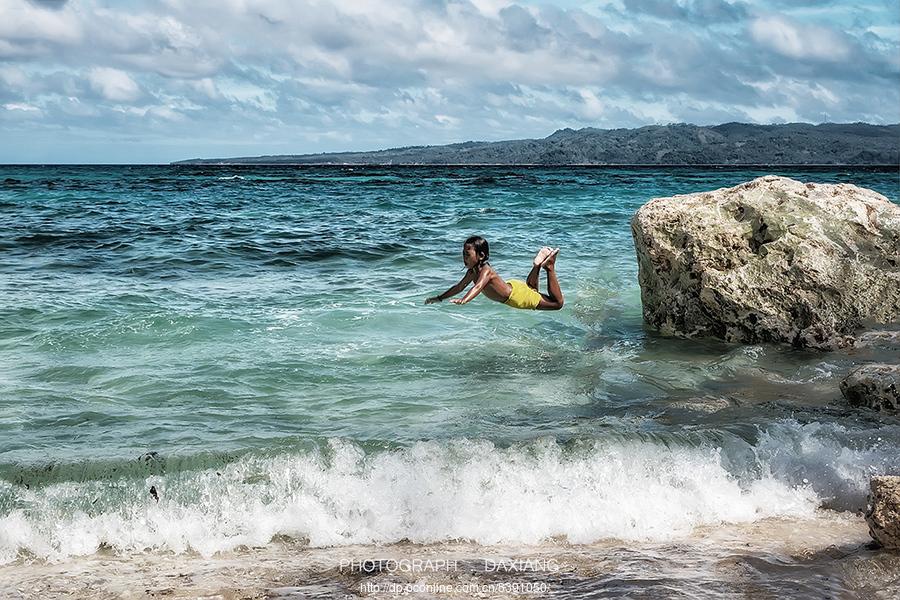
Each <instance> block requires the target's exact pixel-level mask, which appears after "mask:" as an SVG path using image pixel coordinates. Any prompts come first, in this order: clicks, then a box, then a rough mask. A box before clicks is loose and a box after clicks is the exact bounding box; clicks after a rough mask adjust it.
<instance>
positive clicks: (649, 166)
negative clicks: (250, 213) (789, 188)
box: [0, 161, 900, 183]
mask: <svg viewBox="0 0 900 600" xmlns="http://www.w3.org/2000/svg"><path fill="white" fill-rule="evenodd" d="M12 167H15V168H22V167H24V168H41V167H176V168H209V167H229V168H234V167H238V168H246V169H255V168H258V167H297V168H321V167H334V168H344V167H351V168H354V169H385V168H402V169H416V168H429V169H433V168H447V169H472V168H475V169H479V168H500V167H503V168H510V169H573V168H574V169H647V170H650V169H769V168H784V169H877V170H897V171H898V172H900V164H887V163H883V164H802V163H801V164H780V163H756V164H749V163H748V164H727V163H726V164H723V163H710V164H593V163H585V164H563V165H558V164H539V163H523V164H513V163H477V164H476V163H454V164H448V163H418V164H412V163H402V164H381V163H287V162H273V163H230V162H221V163H192V162H181V161H179V162H174V163H0V168H12ZM0 183H2V180H0Z"/></svg>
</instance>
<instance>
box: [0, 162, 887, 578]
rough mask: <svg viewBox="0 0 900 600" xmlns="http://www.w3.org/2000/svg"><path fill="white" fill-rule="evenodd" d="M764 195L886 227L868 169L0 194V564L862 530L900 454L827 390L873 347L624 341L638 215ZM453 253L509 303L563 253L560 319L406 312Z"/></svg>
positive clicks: (354, 171)
mask: <svg viewBox="0 0 900 600" xmlns="http://www.w3.org/2000/svg"><path fill="white" fill-rule="evenodd" d="M772 172H775V173H776V174H779V175H785V176H789V177H793V178H796V179H800V180H803V181H814V182H822V183H830V182H846V183H854V184H857V185H861V186H864V187H868V188H871V189H874V190H876V191H878V192H880V193H882V194H884V195H886V196H887V197H888V198H889V199H891V200H892V201H894V202H898V201H900V186H898V179H897V173H896V172H890V171H877V170H854V171H850V172H847V171H838V170H826V169H811V170H801V171H792V170H781V169H779V170H772V169H770V170H766V171H762V170H760V171H753V170H728V169H717V170H712V169H657V170H654V169H631V170H629V169H611V168H609V169H598V168H568V169H565V168H564V169H539V168H520V169H509V168H440V169H436V168H359V167H357V168H349V167H348V168H338V167H335V168H289V167H285V168H273V167H265V168H233V167H220V168H210V167H169V166H159V167H108V166H103V167H75V166H72V167H65V166H54V167H12V166H5V167H0V211H2V213H3V215H4V218H3V219H2V222H0V559H3V560H6V561H9V560H15V559H16V558H17V557H18V558H21V557H23V556H38V557H60V556H69V555H73V554H85V553H91V552H94V551H96V550H97V549H98V548H101V547H112V548H114V549H115V550H117V551H120V552H134V551H144V550H148V549H149V550H175V551H184V550H199V551H201V552H211V551H215V550H218V549H224V548H232V547H236V546H238V545H240V544H242V543H247V542H248V541H252V542H254V543H266V542H267V541H268V540H269V539H271V537H272V536H273V535H287V536H291V537H296V538H298V539H306V540H308V541H309V543H311V544H334V543H345V542H347V543H349V542H378V543H380V542H391V541H396V540H399V539H404V538H406V539H410V540H413V541H417V540H421V541H436V540H444V539H471V540H475V541H478V542H482V543H493V542H496V541H503V540H512V541H525V542H536V541H539V540H541V539H545V538H547V537H550V536H559V535H562V536H567V537H569V538H570V539H572V540H581V541H591V540H596V539H603V538H607V537H620V538H625V539H627V538H629V537H639V538H641V537H651V538H652V537H654V536H657V537H665V536H666V535H670V534H671V533H672V532H677V531H689V530H690V528H691V527H693V526H696V525H697V524H703V523H708V522H710V519H712V522H718V521H727V522H741V521H752V520H754V519H757V518H763V517H765V516H771V515H776V516H788V517H792V516H802V515H805V514H808V513H809V511H811V510H813V509H815V508H816V507H819V506H827V507H830V508H833V509H835V510H854V509H857V508H859V505H860V503H861V502H862V501H863V498H864V494H865V485H866V482H867V480H868V477H869V476H870V475H871V474H872V473H876V472H878V473H886V472H900V459H898V458H897V456H898V451H900V426H898V423H897V421H896V420H891V419H887V418H884V419H879V418H875V417H873V416H872V415H870V414H868V413H865V412H862V411H856V410H851V409H848V408H846V407H845V406H844V405H843V404H842V403H841V401H840V394H839V392H838V391H837V383H838V381H839V380H840V377H842V376H843V374H844V373H845V372H846V370H847V369H848V368H849V367H850V366H851V365H852V364H853V363H854V362H858V361H860V360H870V359H875V358H877V357H878V356H879V352H886V353H890V352H893V351H894V350H896V349H893V350H891V349H887V350H879V349H877V348H876V349H863V350H856V351H854V353H847V352H845V353H831V354H810V353H802V352H796V351H791V350H788V349H783V348H775V347H765V346H750V347H739V346H730V345H726V344H722V343H718V342H713V341H690V342H686V341H678V340H667V339H663V338H660V337H658V336H656V335H655V334H653V333H652V332H650V331H646V330H645V329H644V328H643V326H642V322H641V310H640V293H639V288H638V286H637V278H636V273H637V267H636V261H635V257H634V249H633V245H632V241H631V234H630V229H629V220H630V218H631V216H632V215H633V213H634V211H635V210H636V209H637V208H638V207H639V206H640V205H641V204H643V203H644V202H646V201H647V200H649V199H650V198H653V197H659V196H669V195H673V194H682V193H690V192H696V191H701V190H709V189H715V188H720V187H725V186H732V185H736V184H738V183H741V182H744V181H747V180H749V179H751V178H753V177H756V176H761V175H764V174H769V173H772ZM476 233H477V234H481V235H483V236H484V237H486V238H487V239H488V240H489V241H490V244H491V254H492V264H493V265H494V267H495V268H496V269H497V270H498V271H499V272H500V274H501V275H503V276H504V277H507V278H509V277H517V278H524V277H525V275H526V274H527V272H528V270H529V266H530V262H531V258H532V256H533V255H534V252H535V251H536V250H537V248H539V247H540V246H542V245H553V246H559V247H561V248H562V253H561V255H560V258H559V260H558V274H559V278H560V283H561V286H562V289H563V291H564V293H565V295H566V307H565V308H564V309H563V310H562V311H560V312H550V313H545V312H529V311H515V310H512V309H509V308H507V307H505V306H503V305H500V304H497V303H492V302H490V301H489V300H487V299H485V298H483V297H481V298H479V299H477V300H476V301H474V302H473V303H471V304H468V305H466V306H461V307H460V306H454V305H451V304H450V303H443V304H438V305H430V306H425V305H424V304H423V301H424V299H425V298H426V297H428V296H430V295H433V294H435V293H437V292H441V291H444V290H445V289H447V288H448V287H449V286H450V285H451V284H452V283H454V282H455V281H456V280H457V279H458V278H459V277H461V276H462V274H463V266H462V261H461V258H460V253H461V242H462V240H464V239H465V238H466V237H468V236H469V235H472V234H476ZM541 286H542V289H543V287H544V286H545V280H543V279H542V282H541ZM151 486H153V487H154V489H155V490H156V494H157V496H158V500H157V499H156V498H154V497H152V496H151V495H150V493H149V488H150V487H151ZM636 486H637V487H640V486H645V488H646V487H649V488H651V489H655V490H657V492H658V495H659V496H660V497H668V498H670V499H672V502H673V503H674V504H673V505H672V506H671V514H669V512H667V511H664V510H660V508H659V507H653V506H650V507H648V506H635V507H631V506H630V504H631V503H632V500H630V498H631V496H630V495H629V494H630V493H631V492H632V491H633V490H634V489H636ZM600 490H604V491H600ZM723 497H725V498H729V499H730V501H729V506H728V507H727V508H721V507H719V501H718V500H717V498H718V499H721V498H723ZM648 502H650V500H648ZM632 508H633V510H634V511H635V513H634V514H633V515H632V513H631V512H630V511H631V510H632ZM650 508H652V510H649V509H650ZM510 510H513V511H518V513H517V514H518V515H520V516H521V515H522V514H525V515H527V516H528V518H529V523H530V524H529V525H527V526H526V525H525V524H523V523H522V522H521V519H520V518H516V519H512V516H511V513H510V512H509V511H510ZM522 511H524V513H523V512H522ZM563 514H564V515H565V516H564V517H563V516H560V515H563ZM648 515H649V516H648ZM629 518H631V519H632V521H631V524H630V525H628V526H626V525H623V523H624V522H626V521H627V520H628V519H629ZM511 519H512V520H511ZM635 519H636V520H635Z"/></svg>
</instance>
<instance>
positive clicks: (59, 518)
mask: <svg viewBox="0 0 900 600" xmlns="http://www.w3.org/2000/svg"><path fill="white" fill-rule="evenodd" d="M822 427H824V426H822ZM838 433H840V432H838ZM826 439H829V438H828V436H827V435H825V431H824V430H823V429H815V427H814V426H806V427H804V426H801V425H799V424H796V423H791V422H787V423H785V424H784V425H783V426H781V427H780V428H775V429H774V430H772V431H769V432H765V433H763V435H762V437H761V439H760V442H759V446H758V447H757V448H755V452H756V456H757V459H758V460H759V461H760V462H759V464H757V465H756V468H755V469H754V468H751V469H744V473H751V472H752V473H755V475H752V476H747V475H744V476H743V478H742V479H739V478H737V477H735V476H734V475H733V474H732V473H730V472H729V471H728V470H727V469H726V468H725V466H723V465H725V464H732V463H733V460H734V459H733V458H730V459H728V460H725V459H724V457H723V456H722V455H721V452H722V451H721V450H719V449H716V448H711V447H687V446H677V445H674V444H665V443H662V442H653V441H646V440H635V439H631V440H629V439H623V438H618V437H616V438H610V439H604V440H596V441H591V442H580V443H578V444H574V445H569V446H568V447H566V448H563V447H562V446H561V445H559V444H558V443H557V442H556V441H554V440H549V439H545V440H539V441H536V442H532V443H530V444H526V445H517V446H513V447H508V448H501V447H497V446H495V445H493V444H491V443H489V442H485V441H472V440H455V441H447V442H436V441H432V442H419V443H416V444H414V445H412V446H410V447H408V448H403V449H396V450H382V451H378V452H370V453H368V454H366V453H365V452H364V451H363V450H362V449H361V448H360V447H359V446H358V445H356V444H354V443H351V442H347V441H343V440H332V441H330V442H329V443H328V445H327V446H326V447H325V448H323V449H322V450H321V451H316V452H311V453H307V454H291V455H287V454H284V455H279V456H275V457H267V458H262V457H254V456H249V455H248V456H245V457H244V458H242V459H240V460H238V461H236V462H233V463H231V464H228V465H225V466H222V467H220V468H218V469H209V470H204V471H182V472H179V473H171V474H166V475H163V476H151V477H147V478H131V479H127V478H123V479H121V480H102V481H98V480H94V481H88V482H63V483H52V484H46V485H38V486H32V487H31V488H30V489H25V488H24V486H13V485H12V484H10V483H7V482H3V483H0V499H3V498H6V499H8V500H9V499H11V501H10V502H8V503H7V502H4V503H3V504H6V506H14V507H16V508H14V509H12V510H7V511H5V512H4V513H3V516H2V517H0V561H2V562H9V561H11V560H14V559H15V557H16V556H17V555H18V554H19V553H21V552H22V551H25V552H27V553H30V554H33V555H37V556H40V557H45V558H48V559H51V560H58V559H62V558H65V557H67V556H72V555H82V554H90V553H93V552H94V551H96V550H97V549H98V548H99V547H101V546H107V547H111V548H113V549H115V550H116V551H119V552H124V553H129V552H139V551H145V550H168V551H174V552H184V551H187V550H194V551H198V552H200V553H202V554H204V555H209V554H213V553H215V552H217V551H222V550H228V549H232V548H235V547H238V546H241V545H262V544H266V543H267V542H269V541H270V540H271V538H272V537H273V536H275V535H278V534H282V535H288V536H292V537H296V538H305V539H307V540H308V541H309V543H310V544H311V545H314V546H331V545H341V544H366V543H391V542H396V541H400V540H403V539H408V540H410V541H413V542H422V543H427V542H437V541H443V540H458V539H465V540H471V541H474V542H477V543H481V544H495V543H525V544H529V543H537V542H540V541H541V540H545V539H548V538H552V537H565V538H567V539H568V540H569V541H571V542H574V543H582V542H591V541H596V540H600V539H605V538H619V539H623V540H667V539H672V538H675V537H679V536H683V535H686V534H689V533H690V532H691V530H692V529H693V528H695V527H697V526H699V525H714V524H717V523H746V522H752V521H756V520H759V519H763V518H767V517H776V516H779V517H787V518H798V519H802V518H807V517H811V516H812V515H813V514H814V512H815V511H816V509H817V508H818V507H819V505H820V504H821V502H822V496H821V495H820V494H819V493H817V489H830V490H832V491H833V490H835V489H843V490H844V491H846V490H850V493H851V495H854V494H858V493H860V489H859V488H860V486H863V481H862V477H861V476H858V474H859V472H868V471H867V468H866V467H867V465H866V461H867V460H868V461H873V464H875V463H877V465H876V467H874V468H876V469H878V470H884V468H885V465H884V464H882V463H880V462H879V461H880V460H881V458H880V457H881V454H880V452H881V450H878V449H875V450H870V451H868V452H869V454H866V452H867V451H866V450H862V449H860V450H858V451H853V452H851V451H849V450H847V449H846V448H845V451H844V453H842V452H840V451H839V450H837V449H836V448H830V447H828V446H827V444H825V443H824V442H823V441H822V440H826ZM834 439H835V440H839V436H838V437H837V438H834ZM835 443H838V441H835ZM816 444H820V445H819V446H816ZM823 444H824V445H823ZM777 447H784V448H785V449H786V451H785V452H779V451H777V450H776V448H777ZM797 449H799V452H798V450H797ZM894 450H896V448H895V449H894ZM848 452H849V454H846V453H848ZM873 452H874V453H875V455H873V454H872V453H873ZM750 454H751V455H752V452H751V453H750ZM791 456H793V457H794V458H793V459H791V458H790V457H791ZM817 457H818V458H817ZM848 457H849V458H848ZM835 459H837V460H838V463H835ZM792 460H793V462H792ZM816 461H819V463H821V464H818V463H817V462H816ZM817 465H818V468H817ZM888 467H889V465H888ZM804 469H806V470H808V471H810V473H814V474H815V475H814V477H815V478H822V479H828V480H830V483H829V484H828V485H827V486H824V487H823V485H822V483H821V481H820V482H813V481H810V478H809V477H805V478H802V477H800V474H801V471H803V470H804ZM869 470H871V469H869ZM803 479H807V481H810V482H809V483H804V482H803ZM151 485H152V486H155V487H156V489H157V491H158V494H159V501H158V502H157V501H155V500H154V499H153V498H151V497H150V495H149V494H148V490H149V488H150V486H151ZM829 486H830V487H829Z"/></svg>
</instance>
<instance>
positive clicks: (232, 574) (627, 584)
mask: <svg viewBox="0 0 900 600" xmlns="http://www.w3.org/2000/svg"><path fill="white" fill-rule="evenodd" d="M898 568H900V555H896V554H891V553H883V552H875V551H873V550H871V549H869V545H868V535H867V529H866V525H865V522H864V521H863V519H862V517H859V516H856V515H851V514H848V513H835V512H833V511H828V510H820V511H818V512H817V514H816V515H815V516H814V517H812V518H810V519H778V518H776V519H766V520H763V521H758V522H755V523H752V524H747V525H717V526H706V527H701V528H698V529H696V530H695V531H693V532H692V533H691V534H690V535H688V536H685V537H683V538H679V539H677V540H672V541H670V542H666V543H663V544H660V543H650V542H622V541H619V540H605V541H602V542H598V543H593V544H569V543H567V542H565V541H564V540H551V541H547V542H544V543H541V544H537V545H486V546H485V545H477V544H472V543H467V542H446V543H439V544H411V543H408V542H401V543H397V544H389V545H356V546H344V547H329V548H310V547H308V546H304V545H303V544H301V543H298V542H296V541H292V540H289V539H285V538H276V539H274V540H273V541H271V542H270V543H269V544H267V545H266V546H262V547H253V548H244V549H241V550H239V551H232V552H223V553H218V554H215V555H213V556H211V557H203V556H200V555H198V554H196V553H189V554H180V555H174V554H171V553H138V554H132V555H115V554H112V553H110V552H107V553H98V554H94V555H90V556H86V557H79V558H73V559H68V560H65V561H62V562H56V563H49V562H43V561H33V562H29V561H27V560H23V559H20V560H18V561H17V562H15V563H11V564H8V565H4V566H2V567H0V586H2V588H3V589H5V590H8V591H13V595H12V596H11V597H12V598H22V599H30V598H42V599H65V598H84V599H86V600H93V599H100V598H111V597H121V598H160V597H165V598H196V597H207V598H222V599H225V600H232V599H234V600H236V599H238V598H241V599H254V600H255V599H260V600H261V599H263V598H297V597H314V598H315V597H320V598H344V597H352V598H355V597H365V598H391V597H397V596H398V595H402V596H403V597H411V598H418V597H422V598H426V597H428V598H434V597H439V598H446V599H448V600H449V599H454V598H467V597H471V596H472V595H473V592H474V593H475V594H479V593H480V594H481V595H482V597H485V596H487V597H502V598H533V597H542V596H544V595H546V594H549V595H566V596H568V595H578V594H584V595H586V596H590V595H591V594H609V593H614V594H618V595H628V593H629V591H630V592H631V593H640V594H641V595H642V596H644V597H665V594H666V593H679V592H680V593H683V594H687V595H693V596H694V597H697V595H700V596H701V597H702V596H703V594H705V593H710V594H715V595H718V596H719V597H722V596H725V597H727V596H729V595H731V594H748V593H757V594H758V593H760V592H768V593H770V594H773V595H776V594H778V593H779V592H780V593H781V594H789V593H790V594H791V597H794V598H814V597H821V596H822V595H827V594H838V595H840V594H843V595H844V597H847V596H846V595H847V594H850V595H851V597H852V596H855V595H859V597H864V596H865V595H866V594H868V593H870V592H872V591H875V590H878V591H879V592H882V593H884V592H886V591H888V590H896V591H900V581H898V580H892V579H891V577H892V576H891V575H890V574H891V572H892V571H893V572H896V570H897V569H898ZM886 586H888V587H886ZM889 586H895V587H889ZM16 594H18V595H16Z"/></svg>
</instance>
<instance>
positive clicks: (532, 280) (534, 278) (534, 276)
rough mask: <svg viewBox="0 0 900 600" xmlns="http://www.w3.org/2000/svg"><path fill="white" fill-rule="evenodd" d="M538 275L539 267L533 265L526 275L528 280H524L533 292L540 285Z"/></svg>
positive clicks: (539, 272) (539, 273)
mask: <svg viewBox="0 0 900 600" xmlns="http://www.w3.org/2000/svg"><path fill="white" fill-rule="evenodd" d="M540 275H541V265H534V266H533V267H531V273H529V274H528V279H526V280H525V283H527V284H528V287H530V288H531V289H533V290H536V289H538V285H540V283H541V280H540Z"/></svg>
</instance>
